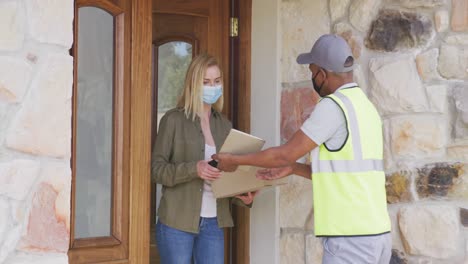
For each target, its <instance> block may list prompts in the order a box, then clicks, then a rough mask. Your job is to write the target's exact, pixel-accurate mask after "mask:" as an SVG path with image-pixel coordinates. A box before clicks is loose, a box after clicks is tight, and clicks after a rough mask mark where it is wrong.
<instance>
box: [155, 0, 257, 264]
mask: <svg viewBox="0 0 468 264" xmlns="http://www.w3.org/2000/svg"><path fill="white" fill-rule="evenodd" d="M240 2H243V3H240ZM250 6H251V1H250V0H245V1H237V0H172V1H167V0H153V8H152V12H153V15H152V18H153V21H152V31H153V34H152V40H153V41H152V44H153V56H152V59H153V70H152V72H153V97H152V100H153V102H152V108H153V110H152V121H153V122H152V140H151V141H152V143H153V144H152V145H154V140H155V138H156V135H157V127H158V123H159V119H160V118H161V117H162V115H163V114H164V113H165V112H166V111H167V110H169V109H171V108H173V107H175V105H176V100H177V97H178V96H179V95H180V93H181V91H182V89H183V83H184V78H185V73H186V70H187V68H188V65H189V64H190V61H191V60H192V58H193V57H195V56H196V55H198V54H200V53H204V52H207V53H209V54H211V55H214V56H216V57H217V58H218V60H219V63H220V65H221V68H222V71H223V75H224V109H223V114H225V115H226V116H227V117H228V118H229V119H231V121H232V122H233V124H234V127H235V128H238V129H241V130H244V131H246V132H248V130H249V125H248V124H249V122H250V121H249V115H250V86H249V84H248V83H250V75H248V74H249V73H248V71H249V69H250V58H249V57H250V35H249V34H250ZM244 11H245V12H244ZM238 13H241V14H240V15H241V16H243V17H244V16H245V17H246V18H247V17H248V19H245V21H244V22H245V24H244V25H243V26H242V27H240V32H238V33H239V34H237V35H234V34H232V33H233V32H231V17H233V16H237V15H238ZM240 38H242V40H240ZM234 58H235V59H234ZM240 65H242V67H240ZM241 68H242V70H241V71H240V70H239V69H241ZM246 72H247V73H246ZM239 107H242V109H239ZM159 198H160V186H159V187H158V186H157V185H156V184H153V185H152V190H151V227H152V228H151V229H152V230H154V226H155V223H156V208H157V207H158V201H159ZM233 211H234V214H236V213H237V216H236V215H234V219H235V224H236V226H237V227H236V228H235V229H232V230H231V229H229V230H226V236H225V237H226V241H225V256H226V257H225V263H243V264H247V263H248V247H249V243H248V239H249V238H248V236H249V234H248V225H249V221H248V219H249V214H248V211H245V210H244V209H237V208H236V209H233ZM233 239H234V240H233ZM246 240H247V241H246ZM151 242H152V243H151V263H158V262H157V259H158V254H157V248H156V245H155V234H154V232H151ZM239 245H242V246H241V247H242V248H240V247H239ZM233 250H234V251H233ZM238 261H239V262H238Z"/></svg>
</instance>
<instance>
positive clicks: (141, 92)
mask: <svg viewBox="0 0 468 264" xmlns="http://www.w3.org/2000/svg"><path fill="white" fill-rule="evenodd" d="M223 1H231V2H230V3H231V9H232V10H231V14H234V15H235V14H236V13H237V15H238V20H239V28H238V30H239V37H238V41H232V42H231V45H233V46H232V47H230V50H231V53H230V60H232V58H234V57H237V59H236V60H234V61H235V63H234V64H231V65H232V66H233V67H232V69H231V74H232V76H236V78H234V79H237V82H234V80H233V81H231V83H234V84H236V86H232V89H231V93H232V94H231V96H230V98H233V95H234V96H237V97H238V99H237V100H235V101H231V104H230V105H231V107H230V111H229V113H230V118H231V120H233V123H234V124H235V126H236V128H238V129H240V130H242V131H245V132H250V108H251V107H250V101H251V98H250V94H251V86H250V85H251V76H250V69H251V27H252V0H223ZM152 45H153V43H152V0H133V1H132V47H131V50H132V51H131V54H132V55H131V83H132V98H131V115H132V118H131V133H132V135H133V133H136V134H138V136H137V137H133V136H132V141H131V143H130V145H131V148H130V152H131V153H132V155H131V164H130V173H131V175H132V177H131V182H130V190H131V191H130V241H129V246H130V248H129V251H130V252H129V259H130V263H148V262H149V257H150V256H149V252H150V237H149V235H150V211H151V210H150V206H151V204H150V203H151V198H150V195H151V179H150V177H148V175H150V159H151V157H150V156H151V141H152V138H151V125H152V123H151V115H149V114H148V113H151V111H152V109H151V100H152V96H151V91H152V87H151V70H152V67H151V65H152V56H150V55H149V54H152ZM234 87H236V88H234ZM234 89H236V90H235V91H234ZM133 95H134V96H133ZM234 113H237V115H234ZM249 210H250V209H248V208H243V207H237V206H233V218H234V221H235V223H236V226H235V227H234V228H232V232H230V236H232V237H231V238H230V239H231V245H230V250H229V251H227V252H228V254H231V255H230V263H243V264H248V263H250V211H249Z"/></svg>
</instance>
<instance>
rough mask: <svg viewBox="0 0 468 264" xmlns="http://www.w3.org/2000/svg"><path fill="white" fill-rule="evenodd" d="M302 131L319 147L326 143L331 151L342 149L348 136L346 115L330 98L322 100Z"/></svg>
mask: <svg viewBox="0 0 468 264" xmlns="http://www.w3.org/2000/svg"><path fill="white" fill-rule="evenodd" d="M301 130H302V132H304V134H306V135H307V136H308V137H309V138H310V139H311V140H313V141H314V142H315V143H316V144H317V145H318V146H320V145H322V144H323V143H326V145H327V147H329V148H331V149H338V148H340V147H341V146H342V145H343V143H344V141H345V140H346V137H347V135H348V130H347V127H346V118H345V116H344V113H343V111H342V110H341V108H340V107H339V106H338V104H337V103H335V102H334V101H333V100H332V99H330V98H324V99H322V100H321V101H320V102H319V103H318V104H317V105H316V106H315V109H314V111H313V112H312V113H311V114H310V117H309V118H308V119H307V120H306V121H305V122H304V124H303V125H302V127H301Z"/></svg>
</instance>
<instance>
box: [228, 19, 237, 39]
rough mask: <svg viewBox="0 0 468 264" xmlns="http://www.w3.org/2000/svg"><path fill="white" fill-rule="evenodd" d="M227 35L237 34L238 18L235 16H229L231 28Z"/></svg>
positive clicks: (235, 35)
mask: <svg viewBox="0 0 468 264" xmlns="http://www.w3.org/2000/svg"><path fill="white" fill-rule="evenodd" d="M229 36H231V37H237V36H239V19H238V18H237V17H231V30H230V32H229Z"/></svg>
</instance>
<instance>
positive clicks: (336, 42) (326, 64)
mask: <svg viewBox="0 0 468 264" xmlns="http://www.w3.org/2000/svg"><path fill="white" fill-rule="evenodd" d="M349 57H352V58H353V60H352V61H351V62H352V63H345V62H346V60H347V59H348V58H349ZM296 61H297V63H299V64H315V65H317V66H319V67H321V68H324V69H325V70H328V71H332V72H349V71H351V70H353V69H354V67H355V64H354V57H353V53H352V52H351V48H350V47H349V45H348V43H347V42H346V40H344V39H343V38H342V37H340V36H338V35H335V34H327V35H322V36H321V37H320V38H319V39H318V40H317V41H316V42H315V44H314V46H313V47H312V49H311V50H310V52H308V53H302V54H300V55H299V56H298V57H297V59H296ZM345 64H347V65H348V67H346V66H345Z"/></svg>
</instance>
